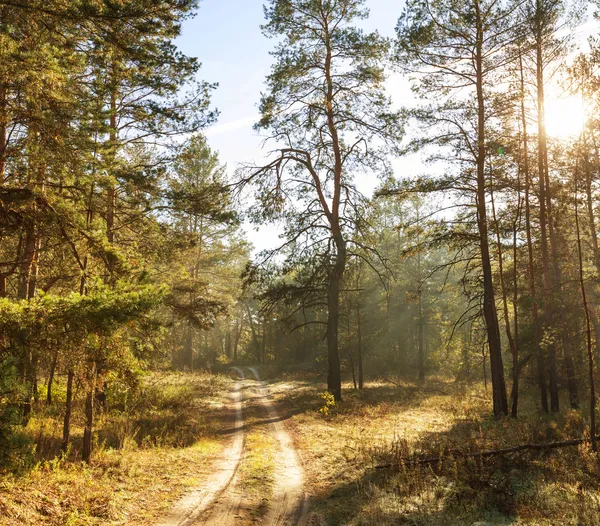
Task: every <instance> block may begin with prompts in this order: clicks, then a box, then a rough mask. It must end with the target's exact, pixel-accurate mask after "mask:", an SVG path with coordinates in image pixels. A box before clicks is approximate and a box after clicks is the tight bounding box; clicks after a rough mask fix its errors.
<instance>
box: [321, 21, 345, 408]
mask: <svg viewBox="0 0 600 526" xmlns="http://www.w3.org/2000/svg"><path fill="white" fill-rule="evenodd" d="M325 33H326V42H325V46H326V57H325V79H326V85H327V93H326V100H325V102H326V106H327V127H328V130H329V134H330V136H331V145H332V150H333V158H334V165H333V200H332V204H331V210H330V211H329V213H328V214H327V215H328V220H329V224H330V226H331V233H332V237H333V241H334V243H335V249H336V254H335V256H334V260H333V265H332V268H331V271H330V274H329V283H328V287H327V308H328V316H327V362H328V372H327V389H328V391H329V392H330V393H331V394H333V396H334V398H335V400H336V401H340V400H341V399H342V378H341V369H340V355H339V349H338V325H339V317H340V312H339V309H340V286H341V282H342V279H343V277H344V271H345V269H346V260H347V249H346V240H345V239H344V236H343V234H342V230H341V224H340V202H341V194H342V171H343V160H342V150H341V145H340V139H339V135H338V130H337V124H336V115H335V112H334V97H335V94H334V90H333V80H332V60H333V51H332V47H331V35H330V32H329V27H328V25H326V28H325ZM321 193H322V192H321ZM323 205H324V209H325V210H327V209H328V208H327V206H326V203H323Z"/></svg>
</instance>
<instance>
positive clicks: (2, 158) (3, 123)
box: [0, 80, 8, 185]
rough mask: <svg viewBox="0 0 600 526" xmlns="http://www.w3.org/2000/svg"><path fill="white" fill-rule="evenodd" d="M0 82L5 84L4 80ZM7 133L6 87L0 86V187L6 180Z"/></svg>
mask: <svg viewBox="0 0 600 526" xmlns="http://www.w3.org/2000/svg"><path fill="white" fill-rule="evenodd" d="M0 82H3V83H4V82H5V81H4V80H2V81H0ZM7 131H8V103H7V89H6V85H5V84H2V85H1V86H0V185H3V184H4V180H5V178H6V147H7V145H8V142H7Z"/></svg>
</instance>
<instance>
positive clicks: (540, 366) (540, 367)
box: [519, 53, 548, 413]
mask: <svg viewBox="0 0 600 526" xmlns="http://www.w3.org/2000/svg"><path fill="white" fill-rule="evenodd" d="M519 71H520V85H521V86H520V87H521V89H520V99H521V100H520V102H521V127H522V130H523V175H524V176H525V227H526V233H527V259H528V274H529V276H528V277H529V295H530V299H531V318H532V321H533V336H534V339H535V352H536V354H535V356H536V363H537V382H538V387H539V389H540V400H541V405H542V410H543V411H544V412H545V413H547V412H548V391H547V388H546V358H545V356H544V351H543V349H542V347H541V345H540V343H541V337H542V333H541V329H540V319H539V311H538V299H537V290H536V284H535V265H534V261H533V241H532V234H531V204H530V190H531V174H530V171H529V144H528V134H527V115H526V113H525V80H524V75H523V58H522V56H521V54H520V53H519Z"/></svg>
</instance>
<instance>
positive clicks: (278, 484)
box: [249, 367, 307, 526]
mask: <svg viewBox="0 0 600 526" xmlns="http://www.w3.org/2000/svg"><path fill="white" fill-rule="evenodd" d="M249 369H250V370H251V371H252V374H253V375H254V378H255V379H256V381H257V382H258V384H259V390H260V391H261V395H262V396H261V401H262V403H263V405H264V406H265V408H266V410H267V412H268V414H269V421H270V424H269V426H270V427H271V428H272V434H273V436H274V438H275V439H276V440H277V442H278V444H279V451H278V457H277V467H276V469H275V473H274V478H275V487H274V490H273V502H272V503H271V506H270V508H269V512H268V514H267V516H266V518H265V520H264V524H266V525H268V526H283V525H289V526H296V525H302V524H305V522H306V520H307V509H306V498H305V495H304V471H303V469H302V466H301V465H300V460H299V458H298V455H297V453H296V450H295V448H294V445H293V443H292V439H291V438H290V435H289V434H288V432H287V431H286V429H285V425H284V423H283V422H282V420H281V419H280V418H279V415H278V413H277V411H276V410H275V408H274V407H273V403H272V400H271V399H270V396H269V388H268V387H267V385H266V384H265V383H264V382H263V381H262V380H261V379H260V375H259V374H258V371H257V370H256V368H255V367H250V368H249Z"/></svg>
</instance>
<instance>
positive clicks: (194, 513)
mask: <svg viewBox="0 0 600 526" xmlns="http://www.w3.org/2000/svg"><path fill="white" fill-rule="evenodd" d="M234 370H235V372H236V373H237V374H238V377H239V379H238V380H237V381H236V382H235V383H234V386H233V391H232V394H231V399H232V400H231V405H232V407H233V410H234V412H235V422H234V425H233V438H232V440H231V443H230V444H229V446H228V447H227V448H226V449H225V450H224V451H223V453H222V455H221V456H220V458H219V459H218V460H217V461H216V462H215V469H214V471H213V473H212V474H211V475H210V476H209V477H208V479H207V480H206V482H205V483H204V485H203V486H202V487H201V488H198V489H196V490H194V491H192V492H190V493H189V494H187V495H185V496H184V497H183V498H182V499H181V500H180V501H179V502H178V503H177V504H176V505H175V506H174V507H173V509H172V510H171V512H170V513H169V514H168V515H167V516H166V517H165V518H164V519H163V520H162V521H161V522H159V524H158V526H192V525H196V524H213V523H209V522H200V521H201V520H202V517H203V516H204V514H205V513H206V511H207V510H208V509H209V508H211V507H212V505H213V504H214V502H215V501H216V500H217V499H218V498H219V497H220V496H221V495H222V494H223V493H227V489H228V488H229V486H230V485H231V482H232V480H233V479H234V478H235V475H236V472H237V468H238V466H239V463H240V459H241V458H242V451H243V447H244V415H243V403H244V400H243V391H242V384H243V380H244V378H245V375H244V371H242V370H241V369H239V368H237V367H234ZM232 506H233V504H232ZM214 524H223V525H225V524H227V523H225V522H223V523H214Z"/></svg>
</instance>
